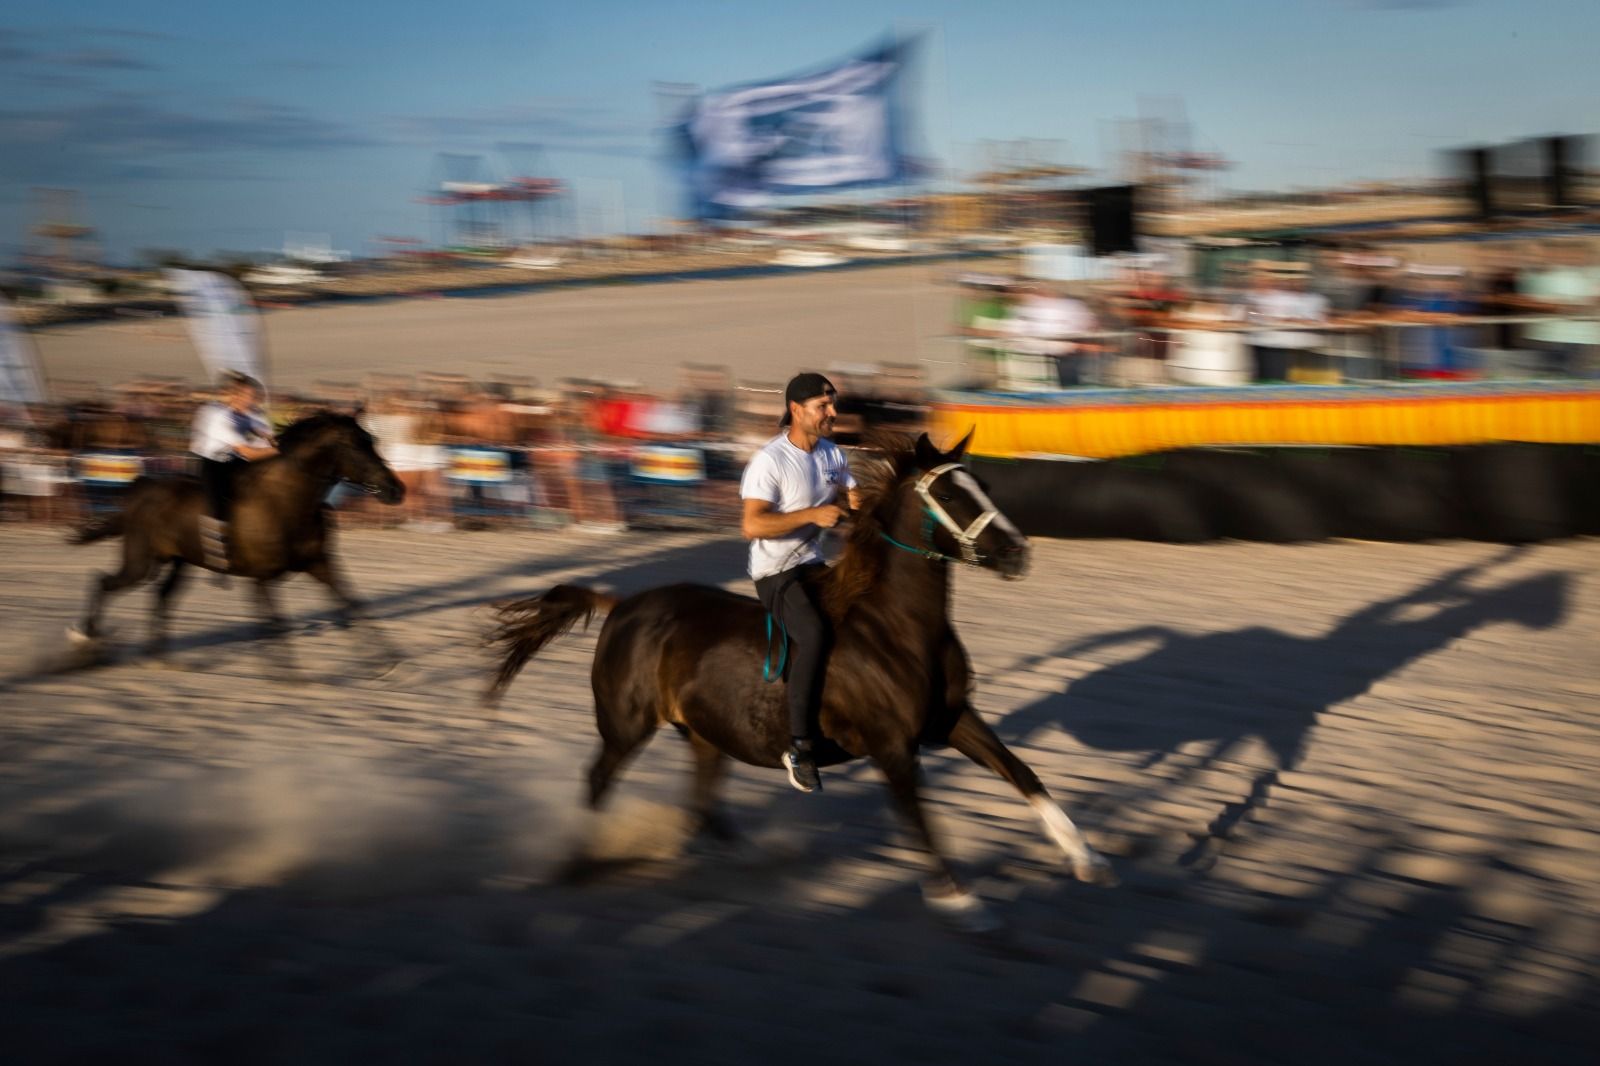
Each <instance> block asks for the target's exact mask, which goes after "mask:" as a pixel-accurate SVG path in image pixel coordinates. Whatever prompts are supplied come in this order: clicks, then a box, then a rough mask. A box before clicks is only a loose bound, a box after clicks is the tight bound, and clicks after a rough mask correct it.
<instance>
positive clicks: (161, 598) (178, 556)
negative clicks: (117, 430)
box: [68, 412, 405, 658]
mask: <svg viewBox="0 0 1600 1066" xmlns="http://www.w3.org/2000/svg"><path fill="white" fill-rule="evenodd" d="M278 450H279V454H278V455H276V456H273V457H272V458H270V459H263V460H261V461H260V462H256V463H251V464H250V465H248V466H246V467H243V468H242V469H241V470H240V471H239V474H238V475H237V479H236V482H235V485H234V490H233V496H234V504H233V513H232V521H231V523H230V529H229V535H228V571H229V573H232V574H237V575H240V576H242V577H247V578H250V579H252V581H253V582H254V588H255V594H256V600H257V602H258V603H259V604H260V606H261V608H262V612H263V614H264V615H265V616H266V619H267V622H268V625H269V626H271V628H272V630H273V632H274V633H276V634H281V633H283V632H285V631H286V630H287V628H288V624H287V622H286V621H285V620H284V618H283V616H282V614H281V613H280V612H279V610H278V607H277V603H276V601H275V600H274V597H273V589H272V584H271V583H272V582H274V581H276V580H277V579H278V578H280V577H282V576H283V575H284V574H286V573H292V572H293V573H306V574H309V575H311V577H312V579H313V580H316V581H318V582H320V583H321V584H323V585H325V586H327V588H328V590H329V591H330V592H331V593H333V596H334V598H335V599H336V600H337V601H338V603H339V605H340V607H341V608H342V609H343V611H344V613H345V616H346V619H347V620H350V621H356V620H359V619H360V617H361V604H360V602H359V601H358V600H357V599H356V598H355V596H354V595H353V594H352V593H351V591H350V588H349V586H348V584H346V582H345V580H344V577H343V575H342V574H341V573H340V572H339V570H338V569H337V568H336V567H335V566H334V563H333V558H332V556H331V555H330V554H329V548H330V546H331V535H330V530H329V528H328V518H327V508H326V506H325V505H324V501H325V500H326V499H327V497H328V493H329V492H330V491H331V490H332V489H333V486H334V485H335V484H337V483H339V482H341V481H346V482H350V483H351V484H354V485H357V486H359V487H361V488H363V489H365V490H367V491H368V492H371V493H373V494H375V495H376V496H377V497H378V499H379V500H381V501H383V502H384V503H387V504H396V503H399V502H400V501H401V500H402V499H404V497H405V487H404V486H403V485H402V484H401V483H400V479H399V478H397V477H396V476H395V474H394V471H392V470H390V469H389V466H388V464H387V463H385V462H384V461H383V459H382V458H381V457H380V456H379V455H378V452H377V450H376V449H375V448H374V447H373V443H372V436H371V434H369V433H368V432H367V431H366V430H365V429H363V428H362V427H361V424H360V423H359V422H357V421H356V420H355V419H354V418H352V417H350V416H349V415H340V414H333V413H331V412H323V413H320V414H315V415H311V416H309V417H307V418H303V419H301V420H300V421H298V422H296V423H295V424H294V425H292V426H290V427H289V428H288V429H286V430H284V431H283V435H282V437H281V438H280V439H279V441H278ZM205 513H206V499H205V493H204V491H203V490H202V489H201V486H200V483H199V482H198V481H196V480H195V479H194V478H190V477H172V478H140V479H139V480H138V481H135V482H134V483H133V485H132V486H131V487H130V488H129V489H128V497H127V500H126V501H125V502H124V504H123V506H122V510H121V511H119V512H117V513H116V514H112V515H108V516H107V517H105V518H102V519H98V520H96V521H94V522H91V523H89V524H88V525H86V526H84V527H83V528H81V529H79V530H77V531H76V533H74V535H73V536H72V538H71V541H72V543H74V544H88V543H91V542H93V541H97V540H103V539H105V538H107V537H116V536H120V537H122V538H123V539H122V566H121V568H120V569H118V570H117V571H116V573H112V574H97V575H95V578H94V580H93V582H92V583H91V584H90V588H89V603H88V608H87V610H86V611H85V613H84V617H83V621H82V623H81V624H80V626H79V627H78V628H76V629H71V630H68V636H69V637H70V638H72V639H73V641H74V642H75V643H79V644H86V645H93V644H94V643H95V642H97V641H98V640H99V637H100V612H101V609H102V608H103V606H104V604H105V599H106V597H107V596H109V595H111V594H112V593H115V592H120V591H122V590H123V589H127V588H131V587H132V586H134V585H137V584H140V583H142V582H144V581H147V580H149V579H150V578H151V577H154V576H155V575H156V573H157V572H158V571H159V570H160V569H161V568H162V566H163V565H165V564H167V563H169V562H170V563H171V567H170V568H169V569H168V571H167V575H166V578H165V580H163V581H162V582H161V585H160V588H159V590H158V592H157V594H156V602H155V610H154V616H153V621H152V626H151V634H150V651H151V652H152V654H160V653H161V651H162V650H163V649H164V647H165V644H166V636H167V618H168V614H169V613H170V611H171V609H172V597H173V594H174V593H176V592H177V590H178V587H179V585H180V584H182V581H183V577H184V570H185V567H186V566H198V567H202V568H203V567H205V566H206V555H205V551H204V550H203V548H202V547H201V540H200V522H199V520H200V517H201V515H203V514H205ZM379 639H380V641H381V637H380V638H379ZM393 657H394V656H392V655H391V658H393Z"/></svg>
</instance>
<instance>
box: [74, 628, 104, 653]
mask: <svg viewBox="0 0 1600 1066" xmlns="http://www.w3.org/2000/svg"><path fill="white" fill-rule="evenodd" d="M67 643H68V644H70V645H71V646H72V647H74V648H87V647H91V646H93V645H95V644H98V643H99V639H98V638H96V637H91V636H90V635H89V634H87V633H85V632H84V631H83V630H81V629H79V628H78V627H77V626H68V627H67Z"/></svg>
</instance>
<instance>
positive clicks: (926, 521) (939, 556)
mask: <svg viewBox="0 0 1600 1066" xmlns="http://www.w3.org/2000/svg"><path fill="white" fill-rule="evenodd" d="M878 536H880V537H882V538H883V539H884V540H886V541H888V542H889V543H890V544H893V545H894V546H895V547H896V548H899V549H900V550H901V551H906V552H910V553H911V554H912V555H920V556H922V557H923V558H924V559H927V560H929V561H932V562H938V561H943V562H947V563H959V562H960V561H961V560H960V559H956V558H954V557H952V556H949V555H945V554H944V553H942V552H936V551H934V550H933V549H932V548H913V547H912V546H911V545H909V544H901V543H900V542H899V541H897V540H895V539H894V538H893V537H891V536H889V534H887V533H885V532H884V531H883V530H881V529H880V530H878ZM922 541H923V543H924V544H931V543H933V512H932V511H930V510H928V509H927V508H926V507H924V508H923V509H922Z"/></svg>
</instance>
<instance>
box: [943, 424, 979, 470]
mask: <svg viewBox="0 0 1600 1066" xmlns="http://www.w3.org/2000/svg"><path fill="white" fill-rule="evenodd" d="M976 432H978V427H977V426H973V427H972V428H971V429H969V430H967V435H966V436H965V437H962V438H961V439H960V440H959V441H957V442H956V446H955V447H954V448H951V449H950V450H949V451H948V452H946V453H945V455H946V457H948V458H949V459H950V461H951V462H954V463H959V462H961V460H962V459H963V458H965V457H966V454H967V446H968V445H970V444H971V443H972V435H973V434H974V433H976Z"/></svg>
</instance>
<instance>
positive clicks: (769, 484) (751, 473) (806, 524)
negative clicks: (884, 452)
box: [739, 373, 857, 792]
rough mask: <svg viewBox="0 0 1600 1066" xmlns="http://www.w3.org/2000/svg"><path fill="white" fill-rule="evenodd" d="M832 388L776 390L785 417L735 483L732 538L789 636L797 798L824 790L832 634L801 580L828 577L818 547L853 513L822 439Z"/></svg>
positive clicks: (788, 762)
mask: <svg viewBox="0 0 1600 1066" xmlns="http://www.w3.org/2000/svg"><path fill="white" fill-rule="evenodd" d="M836 396H837V393H836V392H835V390H834V387H833V383H832V382H831V381H829V380H828V379H827V378H825V377H823V376H822V375H821V374H809V373H808V374H797V375H795V377H794V378H793V379H792V380H791V381H790V382H789V385H788V388H786V389H785V390H784V395H783V401H784V414H783V418H782V419H781V420H780V421H779V423H778V425H779V426H780V427H782V428H783V430H784V431H783V432H782V433H779V434H778V435H777V436H776V437H773V438H772V439H771V440H770V441H768V442H767V443H766V444H765V445H763V446H762V447H761V450H760V451H758V452H756V454H755V455H754V456H753V457H752V458H751V460H750V464H749V465H748V466H747V467H745V471H744V478H743V480H742V481H741V482H740V483H739V496H740V497H741V498H742V499H743V501H744V504H743V507H744V513H743V520H742V521H741V523H740V532H741V533H742V534H743V535H744V537H745V539H746V540H748V541H750V577H751V578H752V579H753V580H754V581H755V583H756V595H757V596H759V597H760V599H761V605H762V606H763V607H765V608H766V609H767V610H768V611H770V612H771V613H772V615H773V617H774V618H776V619H777V620H778V621H779V622H781V623H782V625H783V628H784V630H785V631H786V632H787V634H788V638H789V644H790V656H789V681H788V692H787V696H788V705H789V734H790V737H791V743H790V746H789V750H788V751H786V752H784V754H783V765H784V767H785V768H786V769H787V770H788V771H789V783H790V784H792V785H794V787H795V788H797V789H799V790H800V791H801V792H814V791H816V790H818V789H820V788H821V787H822V779H821V778H820V777H819V776H818V775H817V766H816V762H815V760H814V759H813V758H812V752H811V728H812V724H813V723H814V722H815V721H816V716H817V711H818V709H819V706H820V704H821V700H822V666H823V659H824V657H825V656H826V654H827V647H828V641H829V638H830V633H829V630H828V624H827V616H826V615H825V614H824V613H823V611H822V608H821V605H820V604H819V603H817V602H816V600H815V599H814V598H813V595H814V594H813V592H812V591H811V588H810V585H809V583H808V582H807V581H806V580H805V578H806V577H808V576H809V575H811V574H813V573H815V572H817V571H818V570H822V569H826V567H827V564H826V563H825V562H824V561H823V558H822V553H821V552H820V551H819V550H818V549H817V539H818V538H819V537H820V536H821V534H822V531H823V530H824V529H831V528H832V527H834V526H836V525H838V524H839V522H840V520H842V519H843V518H844V517H845V516H846V514H847V512H846V511H845V509H844V508H843V507H841V506H840V505H839V494H840V492H844V493H846V494H847V497H846V502H848V503H849V505H850V507H851V508H852V509H854V508H855V506H856V503H857V499H856V492H855V489H856V482H855V478H854V477H852V476H851V475H850V465H849V463H848V462H847V461H846V459H845V455H844V452H843V451H842V450H840V448H839V446H838V445H836V444H834V443H833V441H831V440H829V439H828V437H829V435H830V434H831V433H832V432H833V424H834V420H835V419H836V418H837V417H838V410H837V409H836V408H835V406H834V401H835V398H836Z"/></svg>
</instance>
